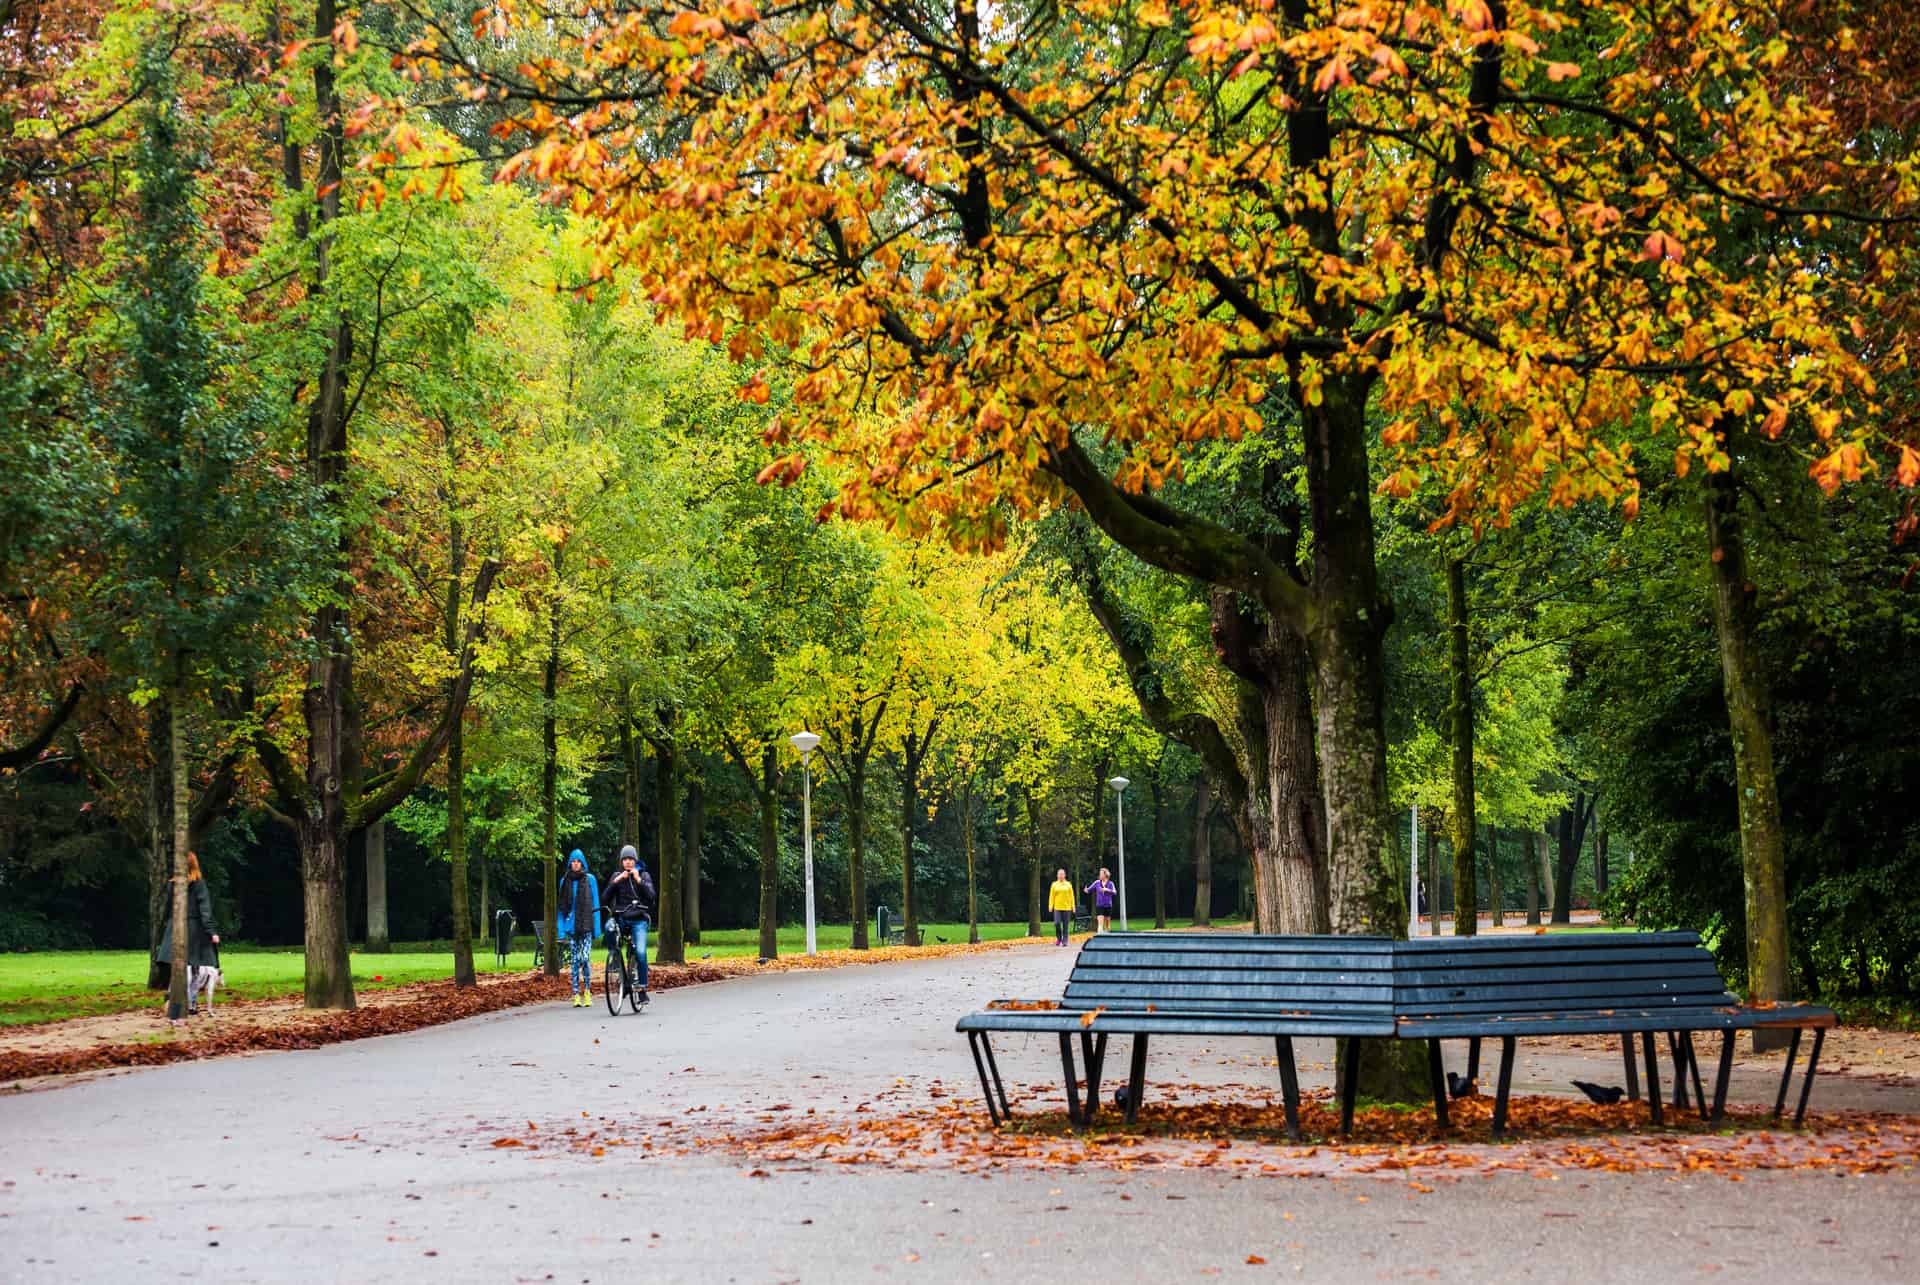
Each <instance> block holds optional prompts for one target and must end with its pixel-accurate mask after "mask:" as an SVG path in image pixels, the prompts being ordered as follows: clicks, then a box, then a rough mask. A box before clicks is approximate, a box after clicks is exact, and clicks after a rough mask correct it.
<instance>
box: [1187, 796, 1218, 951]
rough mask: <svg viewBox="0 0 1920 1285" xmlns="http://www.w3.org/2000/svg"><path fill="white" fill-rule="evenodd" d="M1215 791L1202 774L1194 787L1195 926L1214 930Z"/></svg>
mask: <svg viewBox="0 0 1920 1285" xmlns="http://www.w3.org/2000/svg"><path fill="white" fill-rule="evenodd" d="M1212 815H1213V787H1212V786H1211V785H1210V784H1209V783H1208V781H1207V774H1206V773H1205V772H1202V773H1201V774H1200V775H1199V777H1198V778H1197V779H1196V780H1195V781H1194V783H1193V845H1192V851H1193V926H1194V927H1195V928H1210V927H1212V926H1213V827H1212V825H1211V824H1210V821H1211V818H1212Z"/></svg>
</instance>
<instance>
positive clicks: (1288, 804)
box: [1070, 538, 1329, 933]
mask: <svg viewBox="0 0 1920 1285" xmlns="http://www.w3.org/2000/svg"><path fill="white" fill-rule="evenodd" d="M1070 557H1071V559H1072V565H1073V568H1074V571H1075V574H1076V578H1077V579H1078V580H1079V582H1080V585H1081V589H1082V592H1083V593H1084V594H1085V596H1086V598H1087V602H1088V605H1089V606H1090V607H1091V608H1092V610H1093V614H1094V617H1095V619H1096V620H1098V621H1099V622H1100V625H1101V628H1102V629H1103V630H1104V631H1105V632H1106V634H1107V636H1108V638H1109V639H1111V640H1112V642H1113V644H1114V647H1115V650H1116V651H1117V652H1118V653H1119V656H1120V659H1121V663H1122V665H1123V666H1124V667H1125V668H1126V671H1127V677H1128V681H1129V683H1130V685H1131V686H1132V687H1133V691H1134V696H1135V699H1136V700H1137V701H1138V703H1139V705H1140V710H1141V714H1142V715H1143V717H1144V718H1145V719H1146V721H1147V723H1148V724H1149V725H1150V726H1152V727H1154V728H1155V729H1156V730H1158V731H1159V732H1161V733H1162V734H1163V735H1165V736H1168V737H1170V738H1171V739H1173V740H1176V741H1178V742H1180V743H1181V744H1183V745H1185V746H1187V747H1188V748H1189V749H1191V750H1193V752H1194V753H1195V754H1197V755H1199V757H1200V760H1201V763H1202V764H1203V766H1204V769H1205V771H1206V772H1207V773H1208V775H1210V776H1211V778H1212V782H1213V785H1214V787H1215V788H1217V789H1218V791H1219V793H1220V796H1221V802H1222V804H1223V805H1224V807H1225V809H1226V812H1227V816H1228V818H1229V820H1230V822H1231V823H1232V825H1233V828H1234V833H1235V834H1236V835H1237V836H1238V837H1239V839H1240V842H1241V843H1242V845H1243V846H1244V847H1245V848H1246V850H1247V852H1248V854H1249V856H1250V860H1251V862H1252V867H1253V879H1252V882H1253V902H1254V922H1255V926H1256V928H1257V929H1258V930H1259V931H1261V932H1281V933H1324V932H1326V931H1328V924H1329V917H1328V909H1327V887H1328V884H1327V862H1326V834H1327V825H1326V810H1325V807H1324V805H1323V803H1322V800H1321V795H1320V778H1319V767H1318V764H1317V762H1316V759H1315V751H1314V725H1313V710H1312V701H1311V698H1310V695H1309V689H1308V682H1309V677H1310V664H1309V659H1308V656H1307V650H1306V645H1305V642H1304V640H1302V639H1301V638H1300V637H1299V636H1298V635H1297V634H1295V633H1294V632H1292V631H1291V630H1289V629H1288V628H1287V627H1286V626H1285V625H1284V624H1283V623H1282V622H1281V621H1280V620H1279V619H1278V618H1276V617H1275V616H1273V615H1272V614H1271V613H1270V612H1265V611H1262V610H1259V609H1256V608H1252V607H1250V606H1249V605H1248V604H1247V602H1246V600H1245V599H1244V598H1243V596H1242V595H1239V594H1236V593H1233V592H1229V591H1226V590H1219V589H1216V590H1215V591H1213V593H1212V594H1211V604H1210V607H1211V622H1210V628H1211V633H1212V638H1213V644H1214V652H1215V655H1216V656H1217V657H1218V658H1219V660H1220V662H1221V664H1223V665H1224V666H1225V667H1226V668H1227V670H1228V671H1229V672H1230V673H1232V674H1233V676H1234V677H1235V679H1236V683H1235V708H1234V716H1233V719H1232V728H1231V730H1232V734H1231V735H1228V734H1226V732H1225V731H1223V729H1222V727H1221V725H1220V724H1218V723H1216V722H1215V721H1214V720H1213V719H1211V718H1208V717H1205V716H1203V715H1198V714H1185V713H1181V712H1179V711H1176V710H1175V709H1174V707H1173V705H1172V703H1171V702H1170V701H1169V700H1168V698H1167V696H1166V693H1165V690H1164V686H1163V683H1162V680H1161V676H1160V673H1159V669H1158V666H1157V665H1156V663H1155V661H1154V659H1153V631H1152V627H1151V625H1150V624H1149V623H1148V622H1146V621H1144V620H1142V619H1140V618H1139V616H1138V615H1137V614H1136V613H1133V612H1131V611H1129V610H1128V609H1127V607H1126V605H1125V604H1124V603H1122V602H1121V601H1119V600H1118V598H1117V597H1116V595H1114V594H1113V593H1112V591H1111V590H1110V588H1109V586H1108V585H1107V583H1106V581H1105V580H1104V578H1103V577H1102V576H1101V574H1100V570H1099V563H1098V561H1097V559H1096V558H1095V557H1094V556H1093V551H1092V550H1091V548H1089V547H1088V546H1087V545H1086V543H1085V542H1084V538H1083V541H1082V542H1081V543H1080V544H1079V545H1077V546H1076V547H1073V549H1072V551H1071V553H1070ZM1102 784H1103V786H1104V780H1103V782H1102Z"/></svg>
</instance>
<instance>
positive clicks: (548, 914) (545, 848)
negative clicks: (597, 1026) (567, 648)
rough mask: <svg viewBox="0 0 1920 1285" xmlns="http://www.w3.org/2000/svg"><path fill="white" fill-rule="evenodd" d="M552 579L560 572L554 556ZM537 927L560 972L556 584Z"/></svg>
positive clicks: (546, 697)
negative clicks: (538, 920)
mask: <svg viewBox="0 0 1920 1285" xmlns="http://www.w3.org/2000/svg"><path fill="white" fill-rule="evenodd" d="M553 574H554V579H555V580H558V579H559V576H560V567H559V563H558V559H557V558H556V560H555V564H554V568H553ZM540 694H541V697H542V702H541V715H540V839H541V848H542V856H541V858H540V861H541V865H542V866H543V867H544V869H542V870H541V872H540V931H541V934H542V939H543V940H544V941H545V942H546V943H547V948H546V953H545V956H544V957H543V965H544V971H545V972H546V974H547V976H549V977H558V976H559V975H560V949H559V947H560V943H559V941H558V940H556V937H555V934H557V933H558V932H559V930H560V927H559V925H560V900H559V888H558V882H559V877H560V866H559V862H560V834H559V816H558V812H557V809H558V806H559V805H558V800H557V799H556V797H555V795H556V792H557V789H558V785H559V775H560V705H559V697H560V594H559V589H558V586H557V585H556V587H555V590H554V595H553V601H552V602H551V603H549V604H548V606H547V660H546V664H545V665H544V666H543V667H542V670H541V678H540Z"/></svg>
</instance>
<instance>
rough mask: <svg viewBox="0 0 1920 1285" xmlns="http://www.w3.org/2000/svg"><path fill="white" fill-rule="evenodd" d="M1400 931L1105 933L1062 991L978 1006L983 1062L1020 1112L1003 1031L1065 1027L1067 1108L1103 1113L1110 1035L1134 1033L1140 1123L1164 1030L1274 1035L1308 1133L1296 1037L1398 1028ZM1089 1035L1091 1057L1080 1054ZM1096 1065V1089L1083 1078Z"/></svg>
mask: <svg viewBox="0 0 1920 1285" xmlns="http://www.w3.org/2000/svg"><path fill="white" fill-rule="evenodd" d="M1392 947H1393V943H1392V941H1391V940H1389V939H1388V938H1385V937H1280V936H1257V937H1256V936H1244V935H1240V934H1225V933H1153V934H1144V933H1141V934H1136V933H1103V934H1101V935H1099V936H1096V937H1093V938H1091V939H1090V940H1089V941H1087V943H1086V944H1085V945H1084V946H1082V947H1081V948H1080V953H1079V955H1078V956H1077V957H1076V958H1075V960H1074V965H1073V974H1072V976H1071V977H1069V978H1068V981H1067V987H1066V991H1065V992H1064V994H1062V996H1061V998H1060V999H1059V1000H1057V1001H1037V1002H1036V1001H1018V1000H1003V1001H999V1002H998V1003H997V1004H996V1005H993V1006H990V1007H989V1008H987V1009H986V1010H985V1011H983V1012H978V1013H970V1014H968V1015H967V1016H965V1017H963V1018H961V1019H960V1021H959V1023H958V1024H957V1026H956V1028H955V1029H957V1030H959V1031H962V1032H964V1033H965V1034H966V1036H967V1041H968V1043H969V1045H970V1046H971V1048H972V1051H973V1062H974V1069H975V1070H976V1071H978V1072H979V1075H980V1088H981V1091H982V1092H983V1093H984V1094H985V1095H986V1098H987V1113H988V1115H989V1116H990V1117H991V1119H992V1120H993V1122H994V1124H995V1125H1000V1124H1003V1123H1005V1122H1006V1121H1007V1120H1009V1119H1011V1118H1012V1110H1011V1107H1010V1106H1009V1104H1008V1102H1007V1094H1006V1086H1005V1084H1004V1083H1003V1082H1002V1080H1001V1078H1000V1068H999V1064H998V1062H997V1061H996V1059H995V1057H994V1051H993V1041H992V1036H993V1035H994V1034H996V1033H1021V1034H1029V1035H1034V1034H1038V1035H1056V1036H1058V1037H1059V1042H1060V1066H1061V1071H1062V1074H1063V1075H1064V1077H1065V1080H1066V1090H1067V1116H1068V1119H1069V1120H1071V1121H1072V1122H1073V1123H1075V1124H1085V1123H1089V1122H1091V1121H1092V1119H1093V1117H1094V1115H1095V1113H1096V1112H1097V1111H1098V1110H1099V1102H1100V1080H1101V1075H1102V1072H1103V1069H1104V1065H1105V1062H1106V1052H1107V1039H1108V1037H1109V1036H1113V1035H1130V1036H1132V1037H1133V1048H1132V1061H1131V1065H1130V1067H1129V1070H1128V1076H1127V1105H1126V1118H1127V1122H1128V1123H1129V1124H1131V1123H1133V1122H1134V1120H1135V1118H1136V1117H1137V1115H1138V1113H1139V1109H1140V1100H1141V1097H1142V1095H1143V1093H1144V1089H1145V1083H1144V1081H1145V1076H1146V1060H1147V1048H1148V1043H1149V1041H1150V1040H1152V1039H1153V1038H1154V1037H1156V1036H1173V1035H1197V1036H1205V1037H1216V1038H1220V1037H1234V1038H1253V1039H1271V1040H1272V1041H1273V1042H1274V1051H1275V1054H1276V1055H1277V1058H1278V1061H1279V1067H1280V1088H1281V1092H1282V1094H1283V1096H1284V1098H1285V1101H1286V1118H1287V1133H1288V1135H1289V1136H1290V1137H1295V1138H1297V1137H1299V1136H1300V1082H1299V1073H1298V1068H1297V1066H1296V1064H1295V1061H1294V1050H1293V1041H1294V1040H1295V1039H1296V1038H1298V1037H1305V1036H1368V1037H1390V1036H1392V1035H1393V1034H1394V1021H1393V955H1392ZM1075 1035H1078V1036H1079V1043H1080V1054H1081V1063H1082V1066H1081V1069H1080V1070H1076V1068H1075V1066H1074V1047H1073V1046H1074V1037H1075ZM1357 1066H1358V1061H1357V1059H1353V1058H1349V1059H1348V1061H1347V1070H1348V1074H1347V1076H1346V1080H1345V1083H1344V1084H1343V1086H1342V1091H1341V1098H1340V1117H1341V1128H1342V1129H1343V1130H1345V1129H1351V1128H1352V1125H1353V1098H1354V1092H1355V1090H1356V1088H1357V1080H1356V1077H1355V1069H1356V1068H1357ZM1082 1070H1083V1071H1084V1074H1085V1079H1086V1085H1087V1097H1086V1105H1085V1107H1084V1109H1083V1108H1082V1106H1081V1103H1080V1097H1079V1091H1078V1087H1077V1081H1078V1080H1079V1079H1080V1078H1081V1071H1082Z"/></svg>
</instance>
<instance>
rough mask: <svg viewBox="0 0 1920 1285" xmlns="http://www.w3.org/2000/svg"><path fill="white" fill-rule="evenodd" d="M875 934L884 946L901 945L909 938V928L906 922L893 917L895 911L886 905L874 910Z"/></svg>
mask: <svg viewBox="0 0 1920 1285" xmlns="http://www.w3.org/2000/svg"><path fill="white" fill-rule="evenodd" d="M873 927H874V936H875V937H876V938H878V940H879V942H880V944H881V945H882V946H899V945H903V944H905V942H906V940H907V928H906V925H905V924H904V923H902V922H901V921H900V920H898V919H895V918H894V917H893V911H891V910H889V909H887V907H885V906H881V907H879V908H877V909H876V910H875V911H874V912H873Z"/></svg>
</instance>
